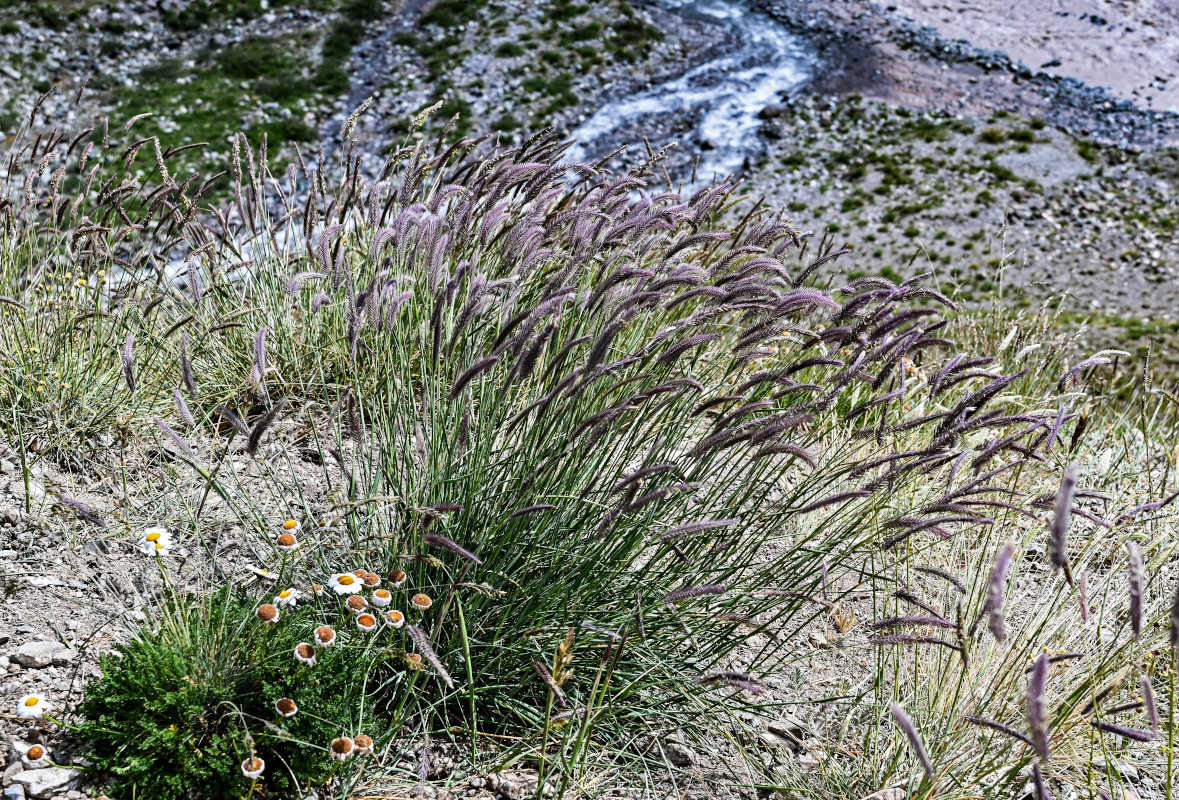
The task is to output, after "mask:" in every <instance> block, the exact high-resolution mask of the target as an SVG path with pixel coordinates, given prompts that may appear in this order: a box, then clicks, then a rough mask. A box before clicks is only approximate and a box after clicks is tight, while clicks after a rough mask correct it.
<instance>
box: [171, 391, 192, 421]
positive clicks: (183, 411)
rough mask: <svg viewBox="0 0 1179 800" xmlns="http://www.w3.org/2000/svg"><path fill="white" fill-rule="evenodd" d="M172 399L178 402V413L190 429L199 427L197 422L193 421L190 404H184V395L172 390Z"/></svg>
mask: <svg viewBox="0 0 1179 800" xmlns="http://www.w3.org/2000/svg"><path fill="white" fill-rule="evenodd" d="M172 397H173V398H174V399H175V400H176V412H177V413H178V414H180V419H182V420H184V424H185V425H187V426H188V427H190V428H195V427H196V426H197V424H196V420H195V419H193V416H192V412H191V411H189V410H188V403H186V402H184V395H182V394H181V393H180V390H179V389H173V390H172Z"/></svg>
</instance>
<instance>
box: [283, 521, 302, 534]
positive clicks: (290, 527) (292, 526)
mask: <svg viewBox="0 0 1179 800" xmlns="http://www.w3.org/2000/svg"><path fill="white" fill-rule="evenodd" d="M298 524H299V523H297V522H295V521H294V520H293V519H288V520H287V521H286V522H284V523H283V524H282V527H283V530H288V531H293V530H294V529H295V526H296V525H298Z"/></svg>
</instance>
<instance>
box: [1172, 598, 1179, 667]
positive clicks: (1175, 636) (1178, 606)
mask: <svg viewBox="0 0 1179 800" xmlns="http://www.w3.org/2000/svg"><path fill="white" fill-rule="evenodd" d="M1171 649H1172V650H1176V651H1179V585H1177V586H1176V587H1175V599H1174V600H1172V601H1171Z"/></svg>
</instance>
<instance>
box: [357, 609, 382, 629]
mask: <svg viewBox="0 0 1179 800" xmlns="http://www.w3.org/2000/svg"><path fill="white" fill-rule="evenodd" d="M356 627H358V628H360V630H361V631H363V632H364V633H369V632H371V631H372V630H374V629H375V628H376V627H377V618H376V617H374V616H373V615H372V614H357V615H356Z"/></svg>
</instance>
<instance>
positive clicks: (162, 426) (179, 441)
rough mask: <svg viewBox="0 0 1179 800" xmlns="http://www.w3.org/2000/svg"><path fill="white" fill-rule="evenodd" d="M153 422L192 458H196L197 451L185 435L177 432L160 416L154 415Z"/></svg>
mask: <svg viewBox="0 0 1179 800" xmlns="http://www.w3.org/2000/svg"><path fill="white" fill-rule="evenodd" d="M152 422H154V423H155V424H156V427H158V428H159V429H160V430H161V431H163V432H164V435H166V436H167V437H168V438H169V439H171V440H172V441H173V442H175V443H176V446H177V447H179V448H180V449H181V450H183V451H184V454H185V455H187V456H189V457H191V458H196V453H194V452H193V449H192V445H190V444H189V443H188V442H186V441H184V437H183V436H181V435H180V434H179V433H177V432H176V431H175V430H174V429H173V428H172V426H171V425H169V424H168V423H166V422H164V421H163V420H162V419H160V418H159V417H152Z"/></svg>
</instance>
